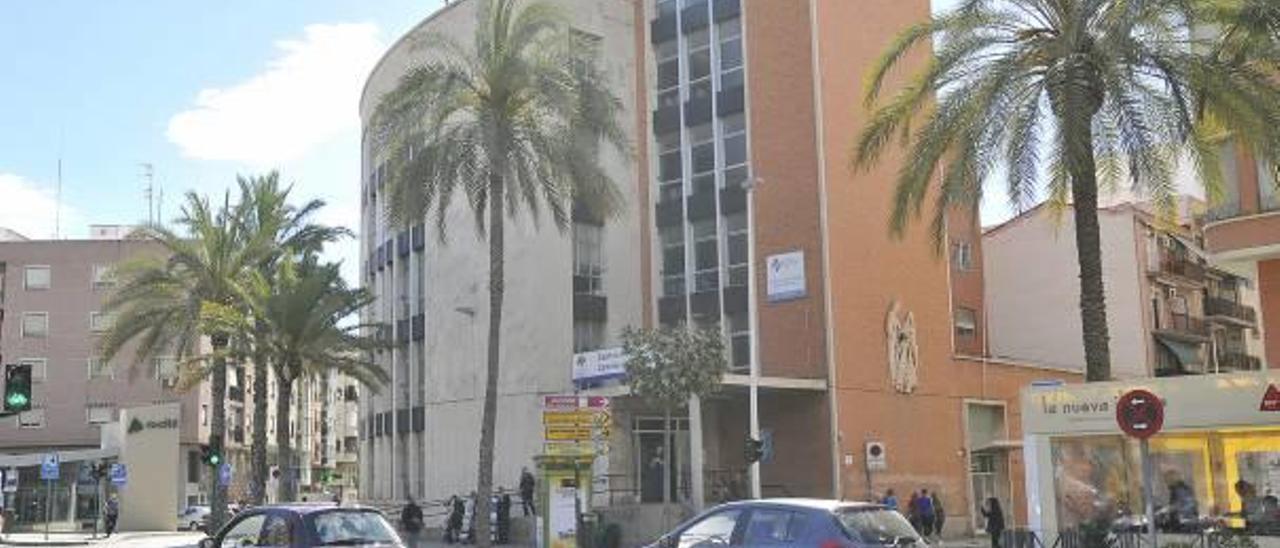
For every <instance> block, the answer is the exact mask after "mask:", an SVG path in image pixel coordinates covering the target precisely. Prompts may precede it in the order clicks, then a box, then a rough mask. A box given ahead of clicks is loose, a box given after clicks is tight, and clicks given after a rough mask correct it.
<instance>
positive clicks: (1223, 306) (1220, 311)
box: [1204, 297, 1258, 324]
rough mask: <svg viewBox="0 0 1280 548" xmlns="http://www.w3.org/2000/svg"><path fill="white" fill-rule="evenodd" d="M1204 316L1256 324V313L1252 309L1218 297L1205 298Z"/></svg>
mask: <svg viewBox="0 0 1280 548" xmlns="http://www.w3.org/2000/svg"><path fill="white" fill-rule="evenodd" d="M1204 315H1205V316H1210V317H1222V318H1231V319H1235V320H1239V321H1242V322H1245V323H1248V324H1256V323H1257V322H1258V313H1257V312H1256V311H1254V309H1253V307H1250V306H1245V305H1242V304H1240V303H1237V302H1235V301H1230V300H1227V299H1221V298H1218V297H1207V298H1205V300H1204Z"/></svg>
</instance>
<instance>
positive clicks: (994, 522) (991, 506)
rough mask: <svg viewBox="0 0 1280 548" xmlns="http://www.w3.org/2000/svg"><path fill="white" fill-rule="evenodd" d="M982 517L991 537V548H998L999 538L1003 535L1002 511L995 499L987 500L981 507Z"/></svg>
mask: <svg viewBox="0 0 1280 548" xmlns="http://www.w3.org/2000/svg"><path fill="white" fill-rule="evenodd" d="M982 517H984V518H986V520H987V528H986V529H987V533H988V534H990V535H991V548H1000V536H1001V535H1003V534H1004V510H1003V509H1001V508H1000V501H999V500H997V499H996V498H995V497H991V498H988V499H987V503H986V504H984V505H983V507H982Z"/></svg>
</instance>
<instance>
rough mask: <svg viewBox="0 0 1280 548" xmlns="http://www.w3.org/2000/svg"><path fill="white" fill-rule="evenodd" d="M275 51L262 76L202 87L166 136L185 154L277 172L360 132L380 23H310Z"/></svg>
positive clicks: (380, 48)
mask: <svg viewBox="0 0 1280 548" xmlns="http://www.w3.org/2000/svg"><path fill="white" fill-rule="evenodd" d="M276 48H277V49H278V50H279V56H278V57H277V58H276V59H274V60H273V61H271V62H270V63H269V64H268V66H267V67H266V69H265V70H264V71H263V72H261V73H259V74H257V75H255V76H253V77H252V78H249V79H248V80H246V81H244V82H241V83H239V84H235V85H232V86H230V87H225V88H208V89H204V90H201V91H200V93H199V94H198V95H197V97H196V99H195V105H193V106H192V107H191V108H189V109H187V110H185V111H182V112H179V113H178V114H176V115H174V116H173V117H172V118H171V119H170V120H169V128H168V131H167V136H168V138H169V140H170V141H172V142H173V143H175V144H177V145H178V146H179V147H180V148H181V149H182V153H183V155H185V156H187V157H189V158H194V159H199V160H227V161H234V162H240V163H243V164H247V165H250V166H253V167H275V166H278V165H280V164H283V163H287V162H290V161H292V160H296V159H298V158H301V157H302V156H303V155H304V154H305V153H306V152H307V151H308V150H309V149H311V148H313V147H315V146H317V145H320V144H323V143H325V142H326V141H328V140H330V139H332V138H334V137H336V136H338V135H341V134H342V133H343V132H346V131H351V130H352V129H355V128H358V127H359V124H360V119H359V114H358V103H359V100H360V92H361V89H362V87H363V85H364V80H365V78H366V77H367V76H368V74H369V71H370V69H372V68H373V65H374V63H376V62H377V60H378V57H379V56H380V55H381V54H382V51H383V49H384V48H383V45H382V43H381V41H379V40H378V27H377V26H376V25H374V24H372V23H361V24H332V25H309V26H307V27H306V29H305V33H304V36H303V37H302V38H301V39H300V40H281V41H279V42H276Z"/></svg>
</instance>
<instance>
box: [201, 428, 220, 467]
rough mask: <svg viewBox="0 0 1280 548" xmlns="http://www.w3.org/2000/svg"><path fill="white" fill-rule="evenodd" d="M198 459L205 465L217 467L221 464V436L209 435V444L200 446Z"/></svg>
mask: <svg viewBox="0 0 1280 548" xmlns="http://www.w3.org/2000/svg"><path fill="white" fill-rule="evenodd" d="M200 460H201V461H202V462H204V463H205V464H206V465H209V466H212V467H214V468H217V467H218V466H219V465H221V464H222V438H221V437H219V436H209V444H208V445H201V446H200Z"/></svg>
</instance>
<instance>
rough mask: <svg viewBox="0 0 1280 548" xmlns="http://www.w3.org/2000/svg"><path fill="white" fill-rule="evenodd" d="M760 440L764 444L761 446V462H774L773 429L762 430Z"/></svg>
mask: <svg viewBox="0 0 1280 548" xmlns="http://www.w3.org/2000/svg"><path fill="white" fill-rule="evenodd" d="M760 441H761V445H762V446H763V447H761V448H760V449H761V451H760V453H761V455H760V462H773V430H770V429H768V428H765V429H763V430H760Z"/></svg>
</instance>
